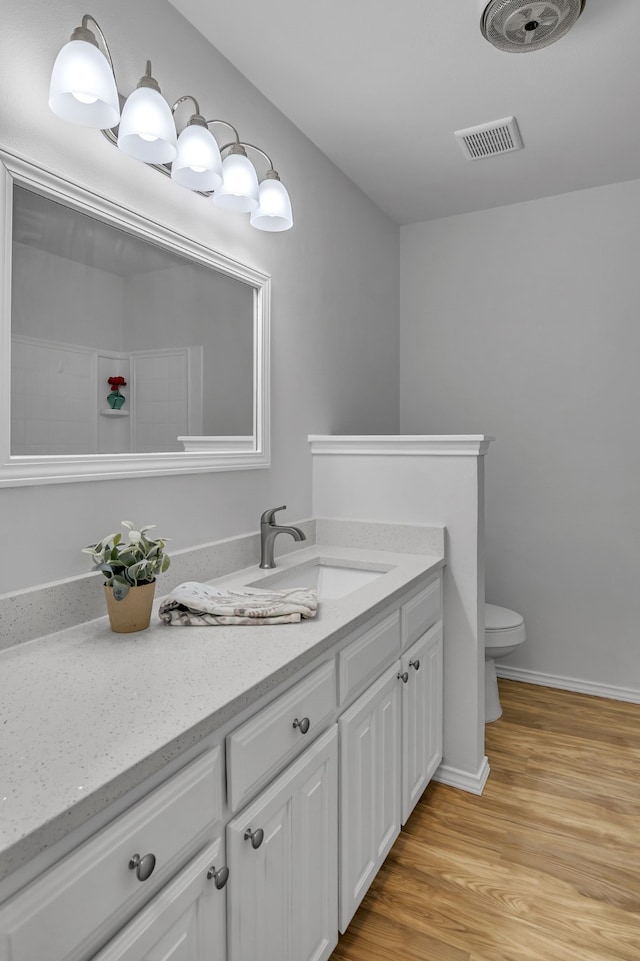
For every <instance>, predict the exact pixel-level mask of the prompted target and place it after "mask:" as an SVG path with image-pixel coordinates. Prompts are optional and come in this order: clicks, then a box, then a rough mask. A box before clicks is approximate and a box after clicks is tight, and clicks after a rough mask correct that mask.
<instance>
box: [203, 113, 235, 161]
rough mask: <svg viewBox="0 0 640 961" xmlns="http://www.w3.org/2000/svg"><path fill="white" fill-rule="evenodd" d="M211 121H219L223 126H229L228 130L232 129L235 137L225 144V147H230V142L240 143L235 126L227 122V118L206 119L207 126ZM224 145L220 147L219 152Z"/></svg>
mask: <svg viewBox="0 0 640 961" xmlns="http://www.w3.org/2000/svg"><path fill="white" fill-rule="evenodd" d="M212 123H221V124H223V125H224V126H225V127H229V129H230V130H233V133H234V136H235V138H236V139H235V140H233V141H232V142H231V143H228V144H225V147H230V146H231V144H232V143H236V144H238V143H240V134H239V133H238V131H237V130H236V128H235V127H234V126H233V124H232V123H229V121H228V120H207V127H210V126H211V124H212ZM225 147H221V148H220V153H222V151H223V150H224V149H225Z"/></svg>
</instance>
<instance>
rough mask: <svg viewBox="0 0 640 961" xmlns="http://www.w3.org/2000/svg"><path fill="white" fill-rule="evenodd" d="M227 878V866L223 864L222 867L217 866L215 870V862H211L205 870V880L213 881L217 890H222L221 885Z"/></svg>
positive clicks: (222, 885) (223, 884)
mask: <svg viewBox="0 0 640 961" xmlns="http://www.w3.org/2000/svg"><path fill="white" fill-rule="evenodd" d="M228 880H229V868H228V867H227V865H226V864H225V865H224V867H221V868H218V870H217V871H216V866H215V864H212V865H211V867H210V868H209V870H208V871H207V881H214V882H215V885H216V887H217V889H218V891H222V889H223V887H224V886H225V884H226V883H227V881H228Z"/></svg>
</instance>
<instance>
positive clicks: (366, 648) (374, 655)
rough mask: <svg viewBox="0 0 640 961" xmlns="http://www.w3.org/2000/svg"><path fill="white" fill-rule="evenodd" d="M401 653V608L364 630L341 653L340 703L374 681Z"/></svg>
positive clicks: (339, 663) (339, 674) (339, 666)
mask: <svg viewBox="0 0 640 961" xmlns="http://www.w3.org/2000/svg"><path fill="white" fill-rule="evenodd" d="M399 653H400V612H399V611H394V612H393V614H390V615H389V617H385V619H384V620H383V621H380V623H379V624H376V625H375V626H374V627H371V628H369V630H368V631H365V633H364V634H362V635H361V636H360V637H359V638H357V640H355V641H352V642H351V644H349V646H348V647H345V649H344V650H343V651H341V652H340V654H339V655H338V677H339V679H340V703H341V704H343V703H344V702H345V701H346V700H347V698H349V697H350V696H351V695H352V694H355V692H356V691H360V690H362V689H364V687H366V685H367V683H369V682H371V681H375V679H376V678H377V677H378V676H379V675H380V674H381V673H382V671H383V670H384V669H385V667H387V665H388V664H390V663H391V662H392V661H393V659H394V658H396V657H398V656H399Z"/></svg>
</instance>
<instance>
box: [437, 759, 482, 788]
mask: <svg viewBox="0 0 640 961" xmlns="http://www.w3.org/2000/svg"><path fill="white" fill-rule="evenodd" d="M488 777H489V759H488V758H487V756H486V755H485V756H484V757H483V758H482V763H481V764H480V767H479V768H478V770H477V771H476V772H475V774H472V773H471V772H469V771H462V770H461V769H460V768H457V767H451V766H450V765H449V764H441V765H440V767H439V768H438V769H437V771H436V773H435V774H434V775H433V780H434V781H440V783H441V784H448V785H449V787H457V788H460V789H461V790H462V791H467V792H468V793H469V794H482V792H483V791H484V786H485V784H486V783H487V778H488Z"/></svg>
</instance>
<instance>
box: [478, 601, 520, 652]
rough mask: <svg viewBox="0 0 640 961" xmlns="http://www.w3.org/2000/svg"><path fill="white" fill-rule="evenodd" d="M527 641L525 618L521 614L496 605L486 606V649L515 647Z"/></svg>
mask: <svg viewBox="0 0 640 961" xmlns="http://www.w3.org/2000/svg"><path fill="white" fill-rule="evenodd" d="M525 640H526V634H525V629H524V618H523V617H522V615H521V614H518V613H516V611H510V610H509V609H508V608H507V607H498V606H497V605H496V604H485V605H484V643H485V649H487V648H491V649H495V648H498V649H500V648H503V647H515V646H518V645H520V644H522V643H523V642H524V641H525Z"/></svg>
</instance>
